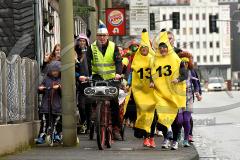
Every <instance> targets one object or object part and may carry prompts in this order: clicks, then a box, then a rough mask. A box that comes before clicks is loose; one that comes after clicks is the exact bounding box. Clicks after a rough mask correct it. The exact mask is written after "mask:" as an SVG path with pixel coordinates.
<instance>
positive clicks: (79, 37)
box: [75, 33, 90, 46]
mask: <svg viewBox="0 0 240 160" xmlns="http://www.w3.org/2000/svg"><path fill="white" fill-rule="evenodd" d="M79 39H85V40H86V42H87V45H88V46H89V45H90V44H89V39H88V37H87V36H86V35H85V34H84V33H80V34H79V35H78V36H77V38H76V40H75V45H76V44H77V41H78V40H79Z"/></svg>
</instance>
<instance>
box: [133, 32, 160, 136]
mask: <svg viewBox="0 0 240 160" xmlns="http://www.w3.org/2000/svg"><path fill="white" fill-rule="evenodd" d="M143 48H145V49H148V54H147V55H146V56H143V55H142V54H141V51H142V49H143ZM154 54H155V53H154V51H153V50H152V47H151V45H150V40H149V35H148V32H147V31H146V29H144V30H143V32H142V37H141V43H140V46H139V48H138V50H137V52H136V53H135V56H134V59H133V62H132V66H131V68H132V93H133V97H134V100H135V103H136V108H137V120H136V123H135V127H136V128H139V129H143V130H145V131H147V132H150V127H151V124H152V121H153V118H154V112H155V106H156V103H155V100H154V95H153V89H152V88H150V87H149V86H150V77H151V66H150V65H151V59H152V57H153V56H154Z"/></svg>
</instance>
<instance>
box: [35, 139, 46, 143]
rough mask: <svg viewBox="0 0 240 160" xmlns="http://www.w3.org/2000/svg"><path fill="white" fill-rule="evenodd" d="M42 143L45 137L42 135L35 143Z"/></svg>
mask: <svg viewBox="0 0 240 160" xmlns="http://www.w3.org/2000/svg"><path fill="white" fill-rule="evenodd" d="M43 143H45V139H44V138H42V137H39V138H38V139H37V141H36V144H43Z"/></svg>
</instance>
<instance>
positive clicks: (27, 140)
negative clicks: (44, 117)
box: [0, 121, 40, 156]
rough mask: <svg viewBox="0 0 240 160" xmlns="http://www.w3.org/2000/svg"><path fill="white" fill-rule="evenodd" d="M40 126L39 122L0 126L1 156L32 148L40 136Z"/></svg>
mask: <svg viewBox="0 0 240 160" xmlns="http://www.w3.org/2000/svg"><path fill="white" fill-rule="evenodd" d="M39 126H40V123H39V121H35V122H26V123H21V124H8V125H0V133H1V136H0V156H2V155H6V154H10V153H14V152H17V151H22V150H25V149H27V148H28V147H30V146H31V145H32V144H33V143H34V138H36V137H37V135H38V131H39Z"/></svg>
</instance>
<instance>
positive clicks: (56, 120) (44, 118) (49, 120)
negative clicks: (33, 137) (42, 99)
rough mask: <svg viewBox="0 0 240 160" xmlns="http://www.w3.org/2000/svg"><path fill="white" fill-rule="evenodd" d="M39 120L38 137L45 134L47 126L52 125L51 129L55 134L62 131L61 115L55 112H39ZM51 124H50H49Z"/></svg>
mask: <svg viewBox="0 0 240 160" xmlns="http://www.w3.org/2000/svg"><path fill="white" fill-rule="evenodd" d="M39 119H40V120H41V122H40V130H39V137H40V136H41V137H43V136H45V135H46V134H47V131H48V128H49V127H53V128H52V130H53V131H54V132H56V133H57V134H60V133H61V132H62V116H61V115H57V114H51V115H49V113H40V114H39ZM51 124H52V126H50V125H51Z"/></svg>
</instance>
